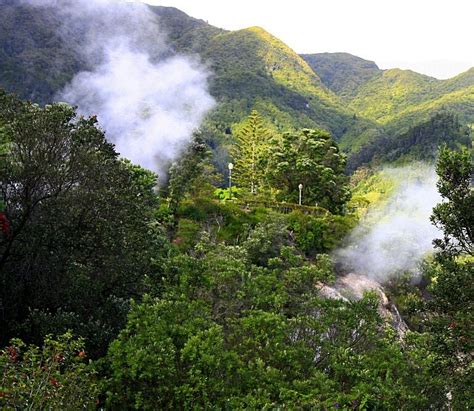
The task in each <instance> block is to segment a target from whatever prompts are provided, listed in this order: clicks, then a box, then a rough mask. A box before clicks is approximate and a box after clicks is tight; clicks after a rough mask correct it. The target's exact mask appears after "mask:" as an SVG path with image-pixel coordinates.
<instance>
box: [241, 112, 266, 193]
mask: <svg viewBox="0 0 474 411" xmlns="http://www.w3.org/2000/svg"><path fill="white" fill-rule="evenodd" d="M270 137H271V134H270V131H269V130H268V129H267V128H266V127H265V124H264V122H263V119H262V117H261V116H260V114H259V113H258V112H257V111H256V110H252V112H251V113H250V116H249V117H248V118H247V121H246V123H245V125H244V126H243V128H242V129H241V130H240V132H239V133H238V134H237V143H236V145H235V146H234V149H233V152H232V155H233V159H234V162H235V168H234V174H235V181H236V182H237V184H238V185H239V186H240V187H242V188H244V189H247V190H248V191H250V193H251V194H256V193H257V191H259V190H261V189H262V188H263V186H264V181H265V168H266V161H267V156H268V143H269V140H270Z"/></svg>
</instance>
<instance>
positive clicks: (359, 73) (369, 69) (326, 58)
mask: <svg viewBox="0 0 474 411" xmlns="http://www.w3.org/2000/svg"><path fill="white" fill-rule="evenodd" d="M301 57H302V58H303V59H304V60H305V61H306V62H307V63H308V64H309V65H310V67H311V68H312V69H313V70H314V71H315V72H316V73H318V75H319V76H320V77H321V80H322V81H323V83H324V84H325V85H326V86H327V87H328V88H329V89H330V90H332V91H334V92H335V93H336V94H338V95H340V96H341V97H345V98H351V97H353V96H354V95H355V94H356V93H357V90H358V89H359V87H360V86H361V85H362V84H364V83H366V82H367V81H369V80H370V79H371V78H373V77H374V76H375V75H377V74H379V73H380V72H381V70H380V69H379V68H378V67H377V65H376V64H375V63H374V62H373V61H369V60H364V59H362V58H360V57H357V56H353V55H352V54H349V53H317V54H301Z"/></svg>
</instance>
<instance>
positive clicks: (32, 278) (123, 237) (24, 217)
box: [0, 93, 164, 354]
mask: <svg viewBox="0 0 474 411" xmlns="http://www.w3.org/2000/svg"><path fill="white" fill-rule="evenodd" d="M0 123H1V124H3V127H4V130H5V133H6V134H7V136H8V140H9V141H10V143H9V153H8V156H6V158H5V160H4V161H3V162H2V164H1V166H0V183H1V187H0V189H1V191H0V192H1V196H2V198H3V199H4V201H5V205H6V215H7V217H8V219H9V222H10V235H8V236H4V237H3V238H1V237H0V304H1V311H2V316H1V319H0V324H1V326H0V330H1V336H0V338H1V341H2V342H3V343H6V342H7V340H8V339H9V338H10V337H13V336H21V337H22V338H24V339H27V340H28V342H32V341H33V342H36V343H39V342H40V341H41V340H42V337H43V336H44V335H46V334H49V333H61V332H64V331H65V330H67V329H68V328H71V329H73V330H74V331H75V332H77V333H78V334H80V335H83V336H87V337H89V340H88V343H89V344H90V346H93V348H94V349H93V350H92V354H98V353H100V352H104V351H105V348H106V346H107V345H108V341H109V340H110V339H112V338H113V337H114V336H115V334H116V333H117V332H118V330H119V329H120V327H121V324H123V322H124V321H125V319H126V312H127V310H128V299H129V298H130V297H133V296H135V297H138V296H140V295H141V293H142V292H143V290H144V285H143V279H144V278H145V276H146V274H150V273H151V272H153V271H155V267H153V264H152V261H153V260H152V257H155V258H156V257H157V255H158V254H159V250H160V249H161V246H162V244H163V241H164V240H163V236H162V235H161V232H160V227H159V226H158V225H157V224H156V222H155V220H154V211H155V209H156V207H157V205H158V203H157V196H156V194H155V192H154V186H155V184H156V182H155V180H156V176H155V175H154V174H153V173H151V172H149V171H147V170H144V169H142V168H141V167H138V166H134V165H132V164H130V163H129V162H127V161H123V160H120V159H119V158H118V155H117V153H116V152H115V150H114V147H113V145H112V144H109V143H107V141H106V140H105V136H104V133H103V132H102V131H101V130H100V129H99V128H98V127H97V120H96V119H95V118H93V117H92V118H82V117H81V118H77V117H76V113H75V111H74V110H73V109H72V108H71V107H69V106H67V105H65V104H55V105H52V106H46V107H45V108H40V107H38V106H37V105H34V104H31V103H23V102H19V101H18V100H16V99H15V98H13V97H11V96H8V95H6V94H5V93H0Z"/></svg>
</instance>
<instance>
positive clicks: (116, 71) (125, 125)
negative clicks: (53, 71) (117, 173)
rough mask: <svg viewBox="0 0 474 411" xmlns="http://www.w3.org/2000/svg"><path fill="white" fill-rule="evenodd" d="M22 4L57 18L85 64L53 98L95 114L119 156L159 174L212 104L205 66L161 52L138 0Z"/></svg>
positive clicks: (159, 36)
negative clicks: (46, 10)
mask: <svg viewBox="0 0 474 411" xmlns="http://www.w3.org/2000/svg"><path fill="white" fill-rule="evenodd" d="M28 2H29V3H30V4H33V5H35V6H43V7H50V8H51V9H52V10H53V11H54V12H55V13H57V14H58V15H59V16H60V18H61V20H62V23H63V24H62V27H61V29H60V35H61V37H62V38H63V39H64V41H65V42H67V44H68V45H69V46H73V47H74V48H75V49H76V50H77V52H78V54H79V55H80V56H81V58H82V59H83V61H84V62H85V64H86V66H88V67H90V69H89V70H87V71H83V72H80V73H78V74H77V75H76V76H75V77H74V78H73V80H72V81H71V82H70V84H68V85H67V86H66V87H65V89H64V90H63V91H61V92H60V93H59V94H58V95H57V98H58V99H59V100H62V101H66V102H68V103H70V104H73V105H77V106H78V111H79V113H81V114H84V115H87V116H89V115H97V118H98V120H99V123H100V124H101V126H102V127H103V128H104V129H105V131H106V135H107V138H108V140H110V141H111V142H113V143H114V144H115V145H116V148H117V151H118V152H119V153H120V154H121V155H122V156H124V157H127V158H129V159H130V160H131V161H132V162H134V163H138V164H140V165H141V166H143V167H146V168H148V169H151V170H154V171H157V172H158V173H159V174H160V175H161V174H164V173H165V172H166V168H167V166H168V165H169V164H170V162H172V161H173V160H174V159H175V158H176V157H177V156H178V155H179V153H180V152H181V151H182V149H183V147H184V146H186V144H187V143H188V142H189V141H190V139H191V137H192V133H193V131H194V130H195V129H196V128H198V127H199V125H200V123H201V122H202V120H203V118H204V116H205V115H206V113H207V112H208V111H209V110H210V109H211V108H212V107H213V105H214V100H213V98H212V97H211V96H210V94H209V93H208V91H207V78H208V72H207V70H206V69H205V68H204V67H203V66H202V65H200V64H199V62H197V61H196V60H194V59H192V58H189V57H186V56H170V55H169V51H168V49H167V48H166V46H165V43H166V39H165V36H164V35H163V33H161V32H160V30H159V22H158V21H157V18H156V15H155V14H154V13H153V12H152V11H151V10H150V9H149V8H148V6H146V5H144V4H141V3H130V2H121V1H119V2H117V1H112V0H94V1H91V0H75V1H72V0H63V1H58V0H46V1H43V0H42V1H38V0H28Z"/></svg>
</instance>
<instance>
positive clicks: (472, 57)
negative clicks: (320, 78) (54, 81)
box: [146, 0, 474, 79]
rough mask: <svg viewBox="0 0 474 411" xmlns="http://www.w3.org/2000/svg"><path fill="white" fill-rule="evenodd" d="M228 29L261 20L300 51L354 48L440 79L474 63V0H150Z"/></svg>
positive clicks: (388, 65) (384, 62)
mask: <svg viewBox="0 0 474 411" xmlns="http://www.w3.org/2000/svg"><path fill="white" fill-rule="evenodd" d="M146 2H147V3H149V4H154V5H161V6H172V7H177V8H178V9H180V10H182V11H184V12H186V13H187V14H189V15H190V16H192V17H196V18H200V19H203V20H205V21H207V22H208V23H210V24H212V25H214V26H217V27H221V28H224V29H228V30H238V29H242V28H245V27H250V26H260V27H263V28H264V29H266V30H267V31H269V32H270V33H272V34H273V35H275V36H276V37H278V38H280V39H281V40H282V41H284V42H285V43H286V44H288V45H289V46H290V47H291V48H293V49H294V50H295V51H296V52H298V53H321V52H347V53H351V54H354V55H356V56H359V57H363V58H365V59H368V60H372V61H375V62H376V63H377V65H378V66H379V67H380V68H382V69H388V68H395V67H397V68H402V69H411V70H414V71H417V72H420V73H423V74H427V75H430V76H433V77H436V78H440V79H444V78H449V77H453V76H455V75H457V74H459V73H461V72H463V71H466V70H468V69H469V68H471V67H474V47H473V46H472V40H473V38H474V30H473V27H474V24H473V23H474V0H449V1H447V0H291V1H284V0H221V1H219V0H146Z"/></svg>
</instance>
